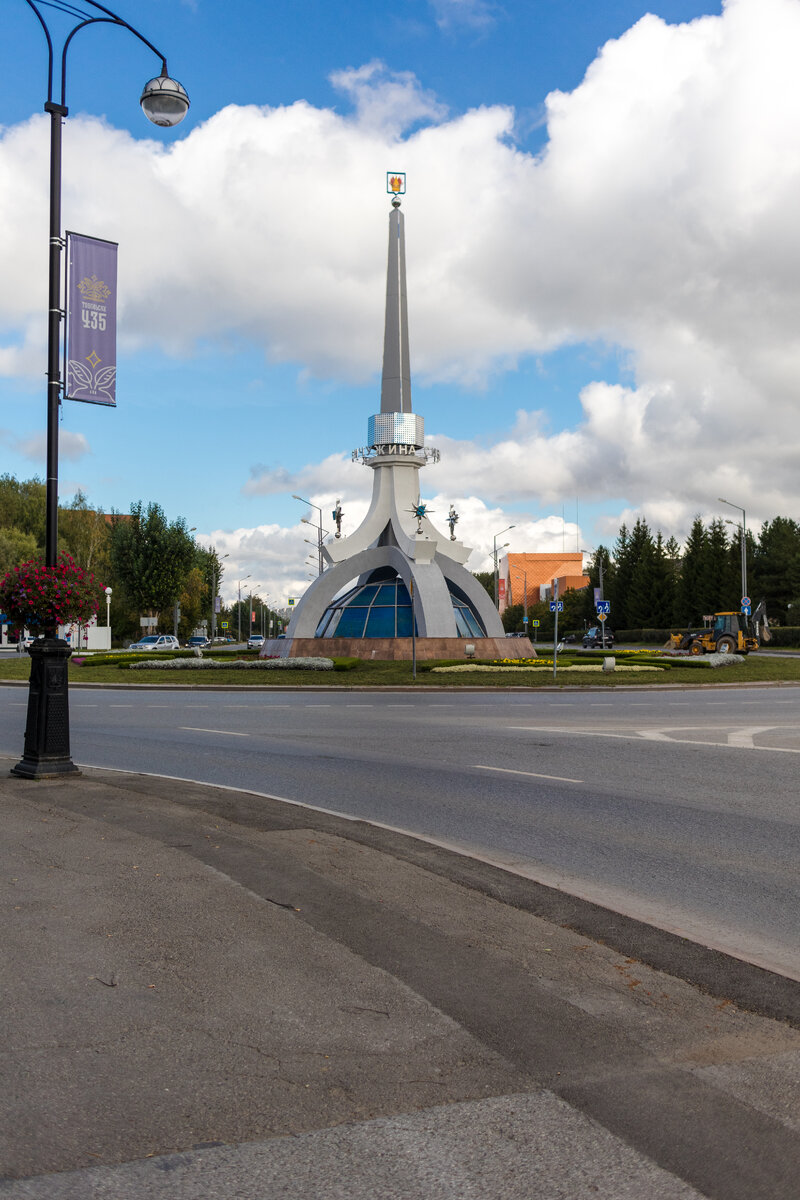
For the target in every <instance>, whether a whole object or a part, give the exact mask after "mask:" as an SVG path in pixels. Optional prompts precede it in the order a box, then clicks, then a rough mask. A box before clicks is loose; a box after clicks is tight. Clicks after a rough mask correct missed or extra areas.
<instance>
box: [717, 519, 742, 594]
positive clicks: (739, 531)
mask: <svg viewBox="0 0 800 1200" xmlns="http://www.w3.org/2000/svg"><path fill="white" fill-rule="evenodd" d="M717 499H718V500H719V502H720V504H727V505H728V508H735V509H738V511H739V512H740V513H741V514H742V524H741V528H740V530H739V532H740V534H741V537H742V603H744V599H745V596H746V595H747V517H746V514H745V511H744V509H743V508H742V506H741V504H731V502H730V500H723V499H722V496H717Z"/></svg>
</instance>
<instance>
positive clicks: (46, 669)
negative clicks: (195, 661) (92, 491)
mask: <svg viewBox="0 0 800 1200" xmlns="http://www.w3.org/2000/svg"><path fill="white" fill-rule="evenodd" d="M25 3H26V4H27V5H28V7H29V8H30V9H31V10H32V11H33V13H34V15H35V16H36V18H37V20H38V22H39V24H40V25H41V27H42V32H43V33H44V36H45V39H46V41H47V59H48V66H47V100H46V101H45V105H44V111H45V112H46V113H49V115H50V252H49V257H48V305H47V307H48V318H47V468H46V475H47V479H46V493H45V566H46V567H48V568H53V567H55V566H56V563H57V561H58V409H59V404H60V403H61V386H62V380H61V370H60V354H61V320H62V316H63V313H62V311H61V251H62V249H63V246H64V241H63V238H62V236H61V140H62V139H61V131H62V125H63V121H64V118H65V117H66V116H67V115H68V113H69V109H68V108H67V102H66V92H67V51H68V50H69V47H70V43H71V42H72V39H73V38H74V37H75V35H76V34H77V33H79V32H80V31H81V30H82V29H86V28H87V27H88V26H89V25H117V26H119V27H120V28H121V29H127V30H128V32H129V33H132V34H133V35H134V37H136V38H138V39H139V41H140V42H142V43H143V44H144V45H145V46H147V47H148V48H149V49H150V50H152V51H153V53H154V54H155V55H156V57H157V58H159V59H161V75H160V76H159V77H158V78H156V79H151V80H149V81H148V82H147V83H146V84H145V85H144V89H143V90H142V94H141V96H140V98H139V103H140V105H141V107H142V110H143V112H144V114H145V116H146V117H147V119H148V120H149V121H152V122H153V124H155V125H164V126H170V125H177V124H178V122H179V121H182V120H183V118H184V117H185V116H186V113H187V111H188V109H189V97H188V96H187V94H186V91H185V90H184V88H183V87H182V86H181V84H180V83H178V82H177V80H175V79H170V77H169V75H168V73H167V60H166V59H165V57H164V55H163V54H162V53H161V51H160V50H158V49H156V47H155V46H154V45H153V43H152V42H149V41H148V40H147V38H146V37H144V36H143V35H142V34H141V33H139V31H138V30H137V29H134V27H133V26H132V25H129V24H128V22H127V21H124V20H123V19H122V17H118V16H117V15H116V13H114V12H112V11H111V9H110V8H106V7H105V6H104V5H102V4H97V3H96V2H95V0H74V3H70V4H69V5H66V4H61V5H58V6H57V7H58V8H59V9H60V11H62V12H64V13H67V14H68V15H69V16H72V17H78V18H79V20H78V22H77V24H76V25H74V26H73V27H72V29H71V30H70V32H69V34H67V35H66V37H65V38H64V41H63V43H62V46H61V75H60V94H59V98H58V100H55V99H54V94H55V93H54V89H53V84H54V47H53V38H52V36H51V33H50V29H49V27H48V24H47V22H46V21H45V19H44V17H43V16H42V13H41V11H40V10H41V9H42V8H43V7H56V6H55V5H52V4H51V3H49V0H25ZM57 632H58V631H57V628H56V626H54V625H52V624H51V625H47V626H45V628H44V636H43V637H41V638H37V639H36V640H35V641H34V642H33V644H32V645H31V647H30V650H29V653H30V656H31V677H30V685H29V690H28V718H27V723H26V726H25V744H24V749H23V754H22V758H21V760H20V761H19V762H18V763H17V764H16V766H15V767H13V768H12V774H14V775H21V776H23V777H24V778H26V779H46V778H49V777H53V776H59V775H74V774H76V773H79V772H78V768H77V767H76V766H75V764H74V763H73V761H72V758H71V756H70V748H69V694H68V691H67V659H68V658H69V656H70V648H69V646H68V644H67V643H66V642H65V641H64V640H63V639H62V638H59V637H58V636H57Z"/></svg>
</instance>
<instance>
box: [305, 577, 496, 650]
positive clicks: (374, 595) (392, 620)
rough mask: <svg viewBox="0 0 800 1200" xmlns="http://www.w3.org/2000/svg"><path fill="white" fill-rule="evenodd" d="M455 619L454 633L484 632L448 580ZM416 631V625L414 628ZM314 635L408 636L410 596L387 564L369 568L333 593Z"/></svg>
mask: <svg viewBox="0 0 800 1200" xmlns="http://www.w3.org/2000/svg"><path fill="white" fill-rule="evenodd" d="M448 587H449V589H450V599H451V601H452V604H453V612H454V615H455V619H456V636H457V637H463V638H473V637H475V638H481V637H485V636H486V634H485V632H484V630H483V627H482V626H481V623H480V620H479V619H478V617H477V615H476V614H475V612H474V611H473V609H472V607H471V605H470V603H469V601H468V600H467V598H466V596H464V595H463V593H462V592H461V591H460V590H459V589H458V588H455V587H454V586H453V585H452V584H448ZM416 632H417V634H418V633H419V629H418V628H417V630H416ZM314 636H315V637H318V638H321V637H342V638H344V637H346V638H394V637H411V597H410V595H409V593H408V588H407V587H406V585H405V584H404V583H403V581H402V579H399V578H398V576H397V574H396V572H395V571H393V570H392V569H391V568H387V567H382V568H380V569H379V570H377V571H372V572H371V574H370V576H369V578H368V579H367V580H366V581H365V582H364V583H361V584H357V585H356V586H355V587H353V588H350V589H349V591H347V592H344V593H343V594H342V595H341V596H337V597H336V599H335V600H333V601H332V602H331V603H330V604H329V605H328V607H327V608H326V609H325V612H324V613H323V614H322V619H321V620H320V623H319V625H318V626H317V629H316V633H315V634H314Z"/></svg>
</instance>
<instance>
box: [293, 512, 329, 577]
mask: <svg viewBox="0 0 800 1200" xmlns="http://www.w3.org/2000/svg"><path fill="white" fill-rule="evenodd" d="M292 499H293V500H299V501H300V503H301V504H307V505H308V507H309V508H315V509H316V510H317V512H318V513H319V523H318V524H317V525H314V522H313V521H309V520H308V518H307V517H301V518H300V519H301V521H302V522H303V524H304V525H311V526H312V527H313V528H314V529H316V531H317V560H318V568H319V574H320V575H321V574H322V572H323V571H324V570H325V561H324V559H323V557H322V540H323V535H324V532H325V531H324V530H323V528H322V509H321V508H320V506H319V505H318V504H312V503H311V501H310V500H306V499H305V498H304V497H303V496H295V495H294V493H292Z"/></svg>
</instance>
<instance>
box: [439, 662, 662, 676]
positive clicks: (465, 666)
mask: <svg viewBox="0 0 800 1200" xmlns="http://www.w3.org/2000/svg"><path fill="white" fill-rule="evenodd" d="M539 661H540V662H541V664H542V666H549V667H551V668H552V666H553V664H552V662H551V663H546V662H545V661H543V660H542V659H540V660H539ZM528 666H529V667H530V668H531V669H535V668H533V664H532V663H529V664H528ZM661 669H662V668H661V667H660V666H653V665H649V664H648V665H645V664H642V665H641V666H637V665H636V664H635V663H625V664H624V666H623V665H617V666H616V667H615V668H614V670H615V672H616V671H660V670H661ZM432 670H433V671H434V672H435V673H437V674H439V673H441V674H443V675H444V674H454V673H456V672H458V673H461V672H462V671H483V672H490V673H491V674H494V675H496V674H499V673H500V672H502V671H508V672H510V673H512V674H513V673H516V674H519V668H518V667H504V666H496V667H495V666H492V665H491V664H489V663H459V664H458V665H457V666H453V667H433V668H432ZM602 670H603V664H602V663H564V664H563V665H562V664H559V667H558V673H559V675H560V674H561V673H562V672H563V671H579V672H584V671H587V672H588V671H595V672H602Z"/></svg>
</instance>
